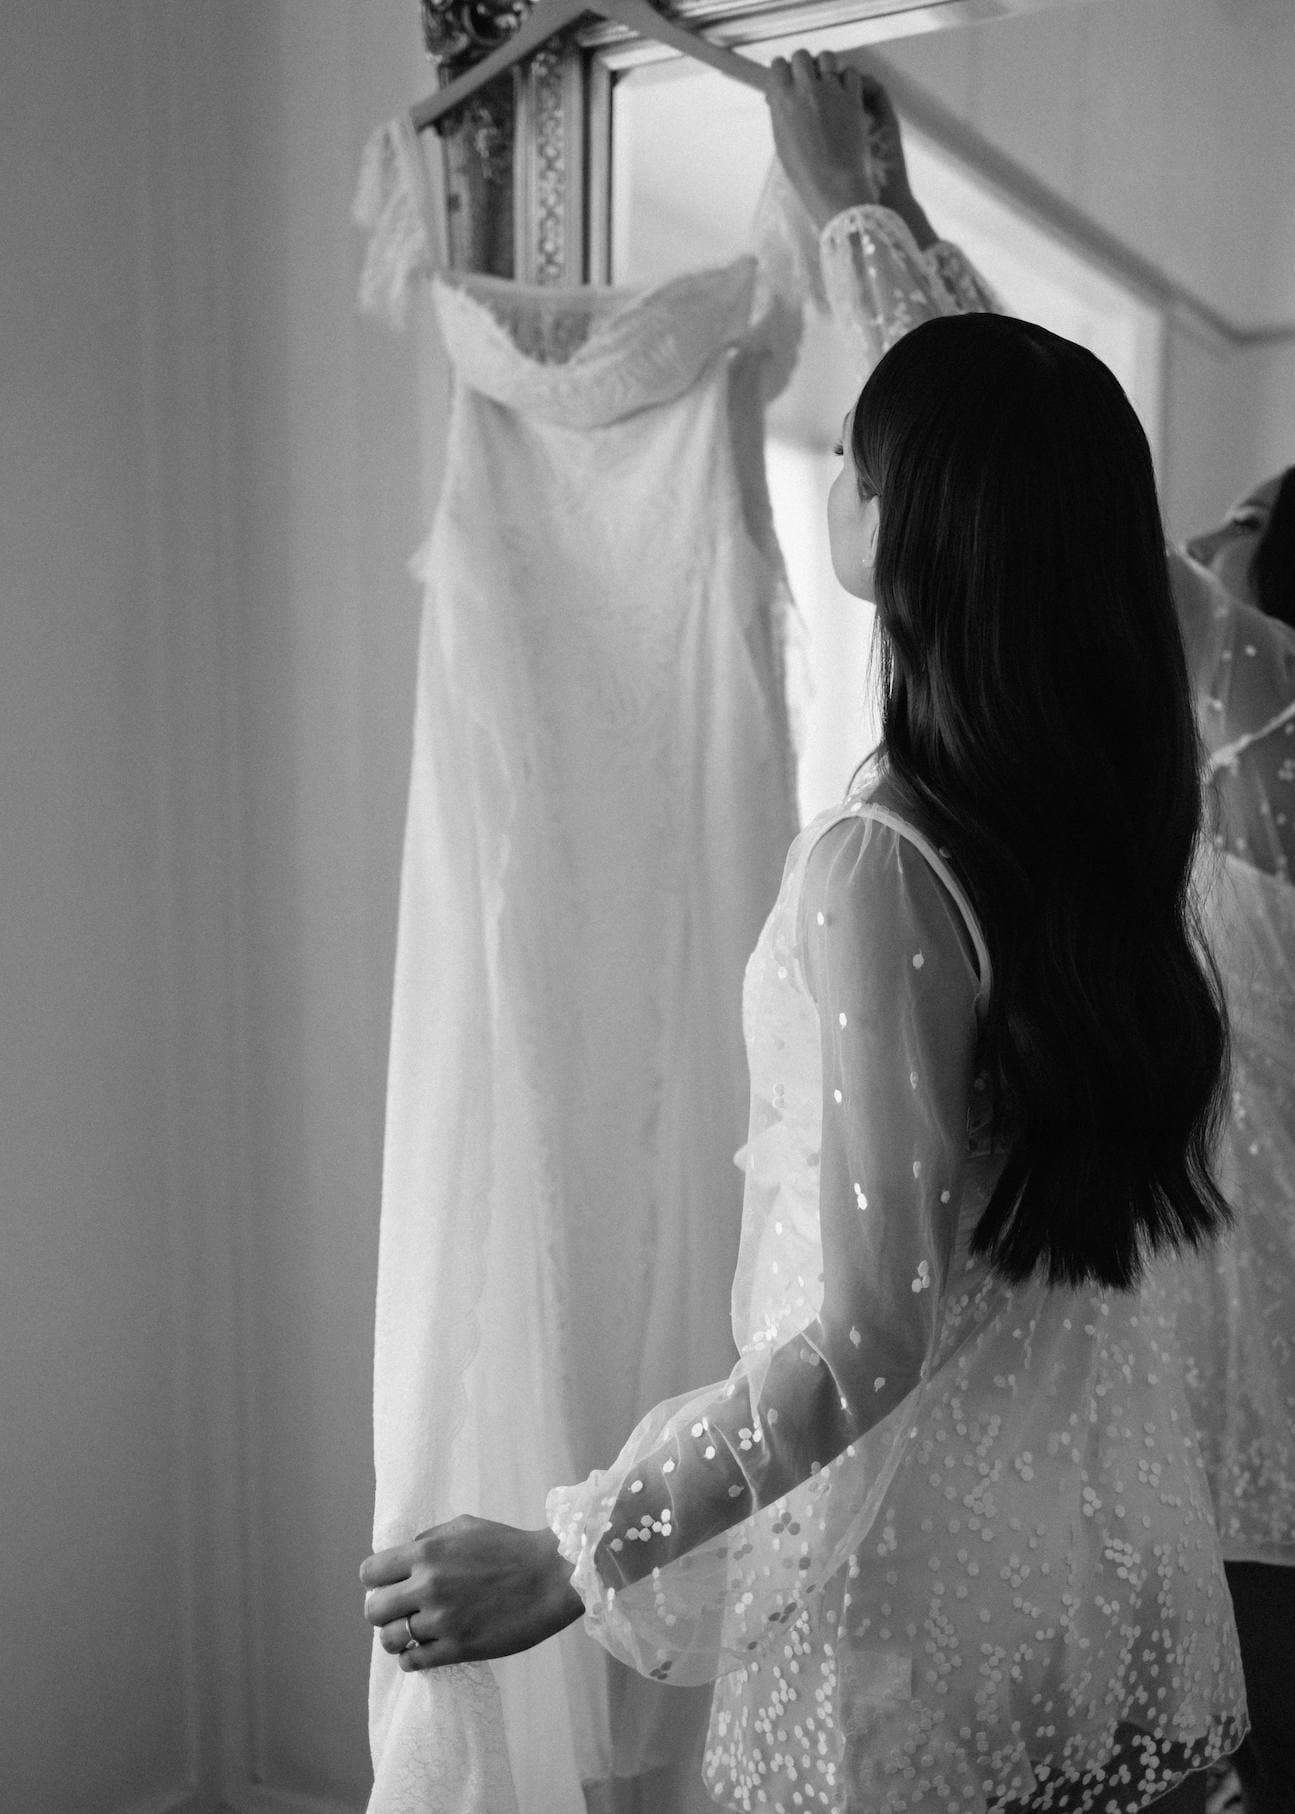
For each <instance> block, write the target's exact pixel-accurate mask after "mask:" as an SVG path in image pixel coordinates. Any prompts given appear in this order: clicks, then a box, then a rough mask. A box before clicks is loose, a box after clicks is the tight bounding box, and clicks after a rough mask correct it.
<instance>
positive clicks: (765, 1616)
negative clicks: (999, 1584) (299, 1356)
mask: <svg viewBox="0 0 1295 1814" xmlns="http://www.w3.org/2000/svg"><path fill="white" fill-rule="evenodd" d="M797 918H798V922H799V928H800V930H799V935H798V937H797V940H796V944H797V956H796V960H795V961H796V964H797V969H798V977H799V979H800V981H801V984H802V987H803V990H804V992H805V994H806V997H807V998H808V999H809V1000H810V1001H811V1002H812V1006H813V1008H814V1009H815V1010H816V1017H817V1021H818V1027H819V1042H818V1047H819V1049H818V1061H819V1065H820V1067H821V1126H820V1129H819V1133H820V1141H819V1151H818V1155H817V1157H818V1168H817V1178H818V1185H817V1209H818V1217H817V1222H818V1242H819V1251H820V1252H821V1277H815V1278H807V1277H806V1275H805V1272H804V1260H805V1249H804V1246H803V1245H801V1246H798V1245H797V1243H796V1240H795V1237H794V1232H793V1230H792V1229H791V1228H790V1227H789V1226H786V1225H784V1223H783V1222H782V1221H780V1220H778V1219H776V1218H775V1219H773V1220H771V1221H770V1222H769V1223H768V1225H767V1227H765V1228H763V1229H756V1230H754V1231H753V1229H752V1227H751V1223H750V1216H751V1211H752V1195H753V1192H754V1193H755V1194H756V1195H757V1196H758V1194H759V1189H760V1187H759V1185H758V1182H757V1181H755V1180H754V1179H751V1178H749V1179H748V1214H747V1218H746V1219H744V1232H743V1242H744V1247H746V1246H747V1245H748V1243H749V1241H750V1238H751V1236H752V1234H753V1232H754V1233H755V1234H756V1235H757V1237H758V1239H759V1242H760V1247H761V1268H762V1270H763V1273H764V1286H765V1289H766V1290H767V1291H770V1292H771V1293H772V1295H773V1297H774V1298H775V1299H776V1298H777V1296H778V1294H779V1292H780V1291H781V1292H782V1293H783V1295H784V1297H786V1298H789V1299H790V1300H792V1301H795V1300H796V1298H797V1296H798V1295H800V1294H803V1293H804V1292H805V1291H806V1290H808V1292H809V1296H810V1298H811V1300H813V1299H817V1314H816V1315H813V1316H812V1317H810V1318H808V1319H807V1320H806V1321H805V1323H804V1324H803V1326H802V1327H801V1328H800V1329H799V1330H797V1331H795V1332H793V1333H791V1334H790V1335H789V1336H786V1335H784V1336H783V1337H781V1338H780V1339H779V1338H776V1337H773V1336H770V1337H769V1338H768V1339H767V1340H761V1339H760V1338H759V1337H758V1336H757V1337H755V1338H754V1339H751V1340H749V1341H748V1342H747V1343H746V1345H745V1347H744V1352H743V1355H742V1359H741V1360H740V1361H739V1363H738V1365H737V1367H736V1368H735V1370H734V1372H733V1374H732V1375H731V1376H730V1378H729V1379H728V1380H727V1381H726V1382H723V1383H721V1384H719V1385H716V1386H713V1387H710V1388H708V1389H706V1390H704V1391H702V1392H699V1393H697V1394H695V1395H694V1396H693V1397H691V1398H687V1399H683V1400H678V1401H675V1402H674V1403H672V1404H668V1405H663V1406H660V1407H658V1409H657V1410H656V1411H654V1412H653V1413H651V1414H650V1415H649V1416H648V1417H647V1418H646V1419H644V1421H643V1423H642V1424H640V1426H639V1428H638V1429H637V1430H636V1431H635V1432H634V1434H633V1436H632V1437H631V1439H630V1441H629V1443H628V1444H627V1445H626V1447H625V1449H624V1450H623V1451H622V1454H621V1456H620V1457H619V1459H618V1460H617V1462H616V1464H615V1465H614V1466H613V1467H612V1468H610V1469H608V1470H607V1471H606V1472H603V1473H598V1474H595V1475H593V1476H592V1477H591V1478H590V1480H588V1481H587V1482H585V1483H584V1485H582V1486H579V1487H567V1488H559V1489H557V1490H556V1491H555V1492H554V1493H553V1494H551V1495H550V1500H549V1517H550V1522H551V1523H552V1525H553V1527H554V1529H555V1530H556V1531H557V1533H558V1536H559V1539H560V1546H561V1549H562V1553H563V1554H564V1555H565V1556H566V1557H567V1558H568V1560H570V1561H571V1562H573V1563H574V1565H575V1573H574V1576H573V1580H574V1584H575V1586H576V1587H577V1589H578V1591H579V1592H580V1594H581V1596H582V1598H583V1599H584V1601H585V1605H586V1612H587V1620H586V1625H587V1629H589V1630H590V1631H591V1633H592V1634H593V1635H594V1636H596V1637H598V1638H599V1639H600V1640H601V1641H602V1642H603V1643H604V1644H606V1645H607V1647H608V1648H609V1649H611V1650H612V1651H613V1652H614V1653H615V1654H617V1655H619V1656H621V1657H622V1658H624V1659H625V1660H626V1661H627V1662H629V1663H630V1664H632V1665H633V1666H634V1667H636V1668H638V1669H640V1670H642V1671H643V1672H644V1673H647V1674H652V1675H656V1676H659V1677H666V1676H668V1677H669V1678H670V1679H671V1680H673V1681H676V1682H695V1681H700V1680H706V1679H709V1678H710V1677H712V1676H714V1675H716V1674H718V1673H722V1672H723V1671H724V1670H725V1669H729V1668H733V1667H735V1666H737V1665H738V1664H741V1663H745V1662H748V1661H750V1658H751V1653H752V1652H754V1651H757V1650H758V1649H759V1648H760V1647H761V1645H762V1643H763V1642H764V1641H766V1640H767V1638H768V1637H769V1636H770V1635H771V1634H772V1633H773V1632H775V1631H777V1630H778V1629H779V1628H780V1626H781V1625H782V1624H784V1623H785V1622H786V1620H787V1619H788V1618H789V1617H791V1616H793V1615H794V1612H795V1610H796V1609H797V1608H798V1606H799V1605H801V1604H803V1602H804V1599H805V1597H806V1595H808V1594H809V1593H811V1592H812V1591H813V1590H814V1589H815V1588H816V1587H818V1586H821V1585H822V1583H823V1581H824V1580H826V1579H827V1578H828V1577H829V1576H830V1574H831V1573H832V1572H834V1570H835V1569H836V1568H839V1567H840V1566H841V1563H842V1560H843V1558H844V1557H845V1555H847V1554H848V1553H849V1540H850V1538H851V1536H853V1537H855V1538H857V1535H858V1531H859V1525H860V1520H864V1521H865V1528H866V1520H867V1518H868V1517H869V1515H870V1514H869V1511H868V1508H869V1505H871V1506H872V1509H873V1512H874V1513H875V1506H876V1500H877V1498H878V1496H879V1494H880V1492H881V1491H882V1490H884V1485H885V1483H886V1481H887V1480H888V1478H889V1474H890V1472H892V1471H893V1465H894V1459H893V1454H892V1449H893V1446H894V1442H895V1440H896V1438H897V1433H898V1425H899V1424H904V1425H906V1424H907V1422H908V1416H909V1414H911V1406H906V1405H905V1401H906V1400H908V1399H909V1397H910V1395H911V1394H913V1392H914V1391H915V1390H917V1389H919V1388H920V1382H921V1380H922V1378H923V1376H924V1372H925V1368H926V1363H927V1359H928V1356H929V1355H930V1353H931V1350H932V1346H933V1343H934V1339H935V1334H936V1329H937V1324H938V1319H939V1308H940V1304H941V1300H942V1296H943V1292H944V1287H945V1281H946V1275H947V1272H948V1268H949V1261H950V1250H951V1245H952V1239H953V1232H954V1227H955V1223H956V1217H957V1205H958V1200H959V1194H960V1185H961V1178H962V1170H963V1167H964V1165H965V1163H966V1153H967V1118H968V1102H969V1096H968V1091H969V1089H970V1087H971V1077H972V1071H973V1068H974V1061H975V1044H976V1028H977V1016H976V997H977V979H976V974H975V968H974V962H973V959H972V958H971V957H970V955H969V952H968V947H967V943H966V933H965V930H964V922H963V920H962V918H961V915H960V913H959V910H958V908H957V906H956V905H955V904H954V902H953V900H952V898H951V897H950V895H949V894H948V892H947V891H946V889H945V888H944V886H943V884H942V883H941V882H940V881H939V880H938V879H937V877H936V875H935V872H934V871H933V869H932V868H931V867H930V866H929V865H928V864H927V862H926V860H925V859H924V857H923V856H922V855H921V854H920V852H919V851H918V849H917V847H916V846H915V845H914V844H913V843H911V842H910V841H908V840H907V839H906V838H905V837H904V836H902V835H901V834H900V833H898V832H897V831H895V830H894V829H892V828H891V827H890V826H888V825H886V824H883V823H881V822H880V821H878V820H876V819H873V818H870V817H866V816H852V817H850V818H848V819H846V820H843V821H838V822H837V823H836V824H834V825H833V826H831V827H830V828H829V829H828V830H827V831H826V832H825V833H824V834H823V835H822V836H821V838H819V839H818V841H817V842H816V843H815V844H814V846H813V848H812V850H811V852H810V854H809V858H808V862H807V866H806V869H805V873H804V886H803V892H802V895H801V902H800V909H799V913H798V916H797ZM774 1093H775V1095H776V1093H777V1091H776V1086H775V1092H774ZM760 1120H761V1117H760V1112H759V1104H758V1103H757V1102H756V1101H755V1100H754V1098H753V1127H758V1125H759V1123H760ZM812 1157H813V1155H811V1161H812ZM811 1247H812V1243H811ZM798 1267H799V1271H798ZM740 1334H741V1332H740V1331H739V1339H740ZM734 1527H736V1528H734Z"/></svg>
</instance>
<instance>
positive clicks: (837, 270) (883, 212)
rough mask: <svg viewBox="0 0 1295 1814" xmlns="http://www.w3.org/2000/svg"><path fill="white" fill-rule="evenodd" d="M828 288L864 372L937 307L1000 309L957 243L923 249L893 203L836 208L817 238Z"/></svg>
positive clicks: (943, 310) (950, 311)
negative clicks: (837, 211)
mask: <svg viewBox="0 0 1295 1814" xmlns="http://www.w3.org/2000/svg"><path fill="white" fill-rule="evenodd" d="M819 259H820V263H821V266H822V274H823V288H824V291H825V292H826V294H827V298H828V301H829V303H830V305H831V309H832V315H833V317H834V319H835V321H836V323H837V326H838V327H839V328H840V330H841V332H842V334H843V335H844V337H845V339H846V341H847V343H848V345H849V348H850V353H851V357H852V358H853V360H854V362H855V366H856V369H857V371H858V374H859V377H860V379H863V378H865V377H866V376H867V375H868V373H869V372H870V371H871V370H872V368H873V366H875V365H876V363H877V361H878V360H879V359H880V358H881V356H882V354H883V353H885V352H888V351H889V349H890V348H891V347H892V346H894V344H895V342H896V341H897V340H902V339H903V337H904V335H905V334H907V333H908V332H909V330H910V329H911V328H915V327H916V326H917V325H918V323H919V322H922V321H929V320H930V319H931V318H932V317H933V316H935V315H970V314H978V313H986V314H1002V313H1003V312H1004V309H1003V304H1002V302H1001V301H1000V300H999V298H998V297H997V296H996V295H995V293H994V291H993V290H992V289H991V288H990V286H989V284H987V283H986V282H985V280H984V278H983V277H982V276H981V275H980V273H979V272H978V271H977V270H976V268H975V266H974V265H973V264H972V263H971V262H970V260H969V259H968V258H966V257H965V256H964V255H963V253H962V252H961V251H960V250H959V249H958V247H957V246H955V245H953V244H951V243H950V242H949V241H947V240H937V241H936V243H935V244H934V245H933V246H932V247H930V249H929V250H928V251H926V252H923V251H921V250H919V248H918V244H917V241H916V240H915V239H914V238H913V235H912V233H911V231H910V230H909V228H908V226H907V224H906V223H905V222H904V221H903V220H901V218H900V217H899V215H898V214H896V213H895V212H894V211H893V209H890V208H883V207H880V206H878V205H877V204H875V203H871V202H868V203H864V204H863V205H862V206H860V207H856V208H847V209H846V210H845V211H844V212H843V213H841V214H837V215H834V216H833V218H832V219H831V220H830V221H828V223H827V225H826V226H825V227H824V228H823V231H822V234H821V235H820V239H819Z"/></svg>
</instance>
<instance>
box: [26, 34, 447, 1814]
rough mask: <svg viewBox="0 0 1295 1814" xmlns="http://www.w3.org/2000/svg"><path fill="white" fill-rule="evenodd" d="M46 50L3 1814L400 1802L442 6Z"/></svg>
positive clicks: (38, 159)
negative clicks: (434, 143) (372, 206)
mask: <svg viewBox="0 0 1295 1814" xmlns="http://www.w3.org/2000/svg"><path fill="white" fill-rule="evenodd" d="M5 26H6V31H5V54H4V57H3V59H0V154H2V159H3V168H4V170H5V184H4V187H3V196H2V197H0V318H2V319H3V322H4V335H3V340H2V341H0V361H3V398H4V407H3V409H2V410H0V548H2V549H3V554H2V555H0V573H2V575H3V579H2V581H0V583H2V585H3V600H4V607H5V620H6V632H7V634H6V659H5V661H4V662H3V664H0V688H2V689H3V700H4V710H3V712H2V713H0V735H2V736H3V738H4V754H5V758H6V760H5V763H4V775H5V783H6V799H5V807H6V810H5V814H4V839H5V859H6V860H5V862H4V864H3V867H2V868H0V889H2V890H3V900H2V903H0V988H2V989H3V1000H4V1002H5V1011H6V1026H7V1037H6V1040H5V1042H4V1046H3V1057H0V1064H2V1065H3V1087H2V1088H0V1181H2V1183H0V1204H2V1205H3V1212H4V1218H5V1243H4V1262H3V1265H2V1266H0V1392H3V1394H4V1404H3V1409H2V1411H0V1418H2V1422H0V1427H2V1428H3V1430H4V1433H5V1458H4V1463H3V1466H2V1467H0V1482H2V1484H0V1491H2V1492H3V1495H4V1498H3V1512H4V1519H3V1528H4V1530H5V1535H6V1541H5V1544H4V1546H3V1550H2V1551H0V1617H2V1621H3V1629H4V1634H5V1637H4V1644H3V1646H0V1706H3V1709H4V1712H3V1717H2V1718H0V1785H3V1787H2V1788H0V1800H3V1802H4V1804H5V1806H7V1807H8V1806H12V1807H14V1808H21V1809H22V1810H23V1814H78V1811H79V1810H82V1809H84V1810H86V1814H90V1811H91V1810H93V1814H127V1811H132V1814H133V1811H134V1810H142V1809H144V1808H148V1809H151V1810H160V1809H170V1808H179V1807H181V1806H184V1807H191V1808H193V1809H195V1810H197V1809H203V1810H206V1809H211V1808H214V1807H215V1806H216V1805H217V1802H218V1801H223V1802H224V1803H226V1804H227V1805H229V1806H231V1807H238V1808H240V1809H241V1808H244V1807H246V1808H249V1809H250V1808H252V1807H257V1808H260V1809H263V1810H274V1809H279V1808H282V1809H285V1810H286V1809H287V1808H289V1807H293V1808H296V1809H298V1810H309V1809H316V1808H325V1807H355V1806H360V1805H362V1802H363V1797H364V1793H365V1790H366V1787H367V1747H366V1738H365V1679H366V1671H367V1659H368V1638H367V1630H366V1628H365V1627H364V1625H363V1623H362V1620H361V1617H360V1596H359V1592H358V1587H357V1583H356V1577H355V1571H356V1569H357V1567H358V1564H359V1562H360V1560H361V1558H362V1557H363V1555H364V1554H365V1552H366V1550H367V1546H368V1527H369V1518H370V1511H371V1494H372V1475H371V1461H370V1436H369V1380H370V1362H371V1355H370V1304H371V1298H372V1290H373V1274H374V1252H375V1240H376V1225H377V1212H378V1177H379V1150H380V1137H381V1115H382V1094H383V1071H384V1062H385V1043H386V1014H387V1000H388V994H389V989H390V975H391V963H392V951H393V937H394V917H395V899H396V880H397V873H398V856H399V838H400V827H401V817H402V811H403V798H404V788H405V769H406V764H407V751H408V731H409V722H410V705H411V674H412V658H413V648H414V634H415V627H416V600H415V597H414V593H413V589H412V587H411V585H410V584H409V582H408V580H407V578H406V576H405V573H404V558H405V556H406V554H407V553H408V552H409V551H410V550H411V549H412V547H413V546H414V544H415V543H416V541H417V540H418V538H419V536H420V534H421V525H422V519H423V515H424V498H425V495H426V489H425V488H426V484H427V483H428V481H429V480H430V478H431V477H432V476H433V475H430V474H428V475H423V476H420V470H419V461H420V454H419V450H418V445H417V427H418V417H419V408H418V404H417V402H416V400H415V396H414V383H415V372H414V355H413V348H412V346H410V345H408V344H405V343H400V342H394V341H392V340H390V339H389V338H386V337H384V335H383V334H382V333H381V331H380V330H378V329H375V328H374V327H373V326H372V325H371V324H369V323H366V322H362V321H359V320H357V319H356V317H355V314H354V310H353V296H354V287H355V280H356V275H357V270H358V257H359V245H358V239H357V236H356V235H355V233H354V232H353V230H352V229H351V227H350V226H349V223H348V208H349V202H350V196H351V191H352V188H353V185H354V180H355V174H356V168H357V165H358V158H359V151H360V147H361V145H362V143H363V139H364V137H365V136H366V134H367V132H368V131H369V130H370V128H371V127H372V126H373V125H374V124H375V123H376V122H377V121H378V120H380V119H381V118H382V117H384V115H385V114H387V113H388V112H390V111H391V110H392V109H393V107H394V106H397V105H399V104H401V103H402V102H404V101H406V100H408V99H409V98H412V96H413V95H415V94H416V93H418V92H419V90H420V89H421V88H422V87H424V86H426V83H427V77H426V74H425V71H424V67H423V65H422V62H421V58H420V56H419V53H418V45H417V23H416V9H415V8H414V7H413V6H412V5H411V4H410V3H409V0H366V4H365V6H364V7H363V8H359V7H355V6H354V5H351V4H349V3H348V0H128V3H127V0H123V3H121V4H117V5H115V6H112V7H104V6H102V5H95V4H91V0H59V4H58V5H57V6H45V5H37V4H34V3H32V4H28V5H26V6H19V7H15V8H9V9H7V11H6V18H5ZM430 414H431V416H432V418H433V419H434V418H435V415H436V407H435V402H434V399H433V403H432V405H431V406H430ZM433 438H434V437H433ZM303 1798H304V1799H303Z"/></svg>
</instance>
